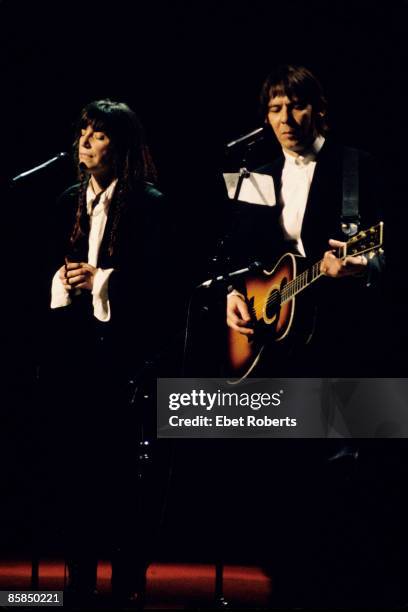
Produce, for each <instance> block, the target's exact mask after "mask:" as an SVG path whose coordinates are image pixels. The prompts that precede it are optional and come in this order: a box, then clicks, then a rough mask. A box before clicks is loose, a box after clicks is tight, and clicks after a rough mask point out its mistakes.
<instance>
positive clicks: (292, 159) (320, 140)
mask: <svg viewBox="0 0 408 612" xmlns="http://www.w3.org/2000/svg"><path fill="white" fill-rule="evenodd" d="M325 140H326V139H325V138H324V136H321V135H320V134H319V135H318V136H317V137H316V138H315V140H314V142H313V143H312V145H311V146H310V147H309V148H308V149H306V150H305V151H304V153H303V155H297V156H295V155H290V153H288V151H285V149H283V148H282V151H283V154H284V156H285V160H286V161H288V162H289V163H291V164H295V165H296V166H306V165H307V164H308V163H309V162H311V161H316V157H317V155H318V153H319V151H320V149H321V148H322V146H323V145H324V143H325Z"/></svg>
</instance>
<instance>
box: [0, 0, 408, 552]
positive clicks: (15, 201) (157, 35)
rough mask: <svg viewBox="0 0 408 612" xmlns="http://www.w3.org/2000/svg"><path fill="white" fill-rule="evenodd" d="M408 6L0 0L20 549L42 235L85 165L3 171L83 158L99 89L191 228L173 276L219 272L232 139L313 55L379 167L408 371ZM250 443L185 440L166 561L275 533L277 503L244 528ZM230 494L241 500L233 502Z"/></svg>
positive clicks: (351, 139) (22, 545)
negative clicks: (292, 65) (119, 105)
mask: <svg viewBox="0 0 408 612" xmlns="http://www.w3.org/2000/svg"><path fill="white" fill-rule="evenodd" d="M407 17H408V2H406V0H405V1H394V2H377V3H374V2H351V1H350V2H346V1H345V2H338V1H332V2H323V1H319V2H318V1H309V2H300V1H295V0H286V1H285V2H274V1H263V2H262V1H259V0H252V1H251V2H243V1H238V2H233V1H230V2H227V1H221V0H219V1H218V2H213V1H207V2H182V1H179V2H177V1H174V2H158V1H155V0H151V1H150V2H137V1H133V2H131V1H129V2H123V1H122V0H116V1H115V2H110V3H109V2H98V3H85V2H68V1H66V0H59V1H58V2H53V3H51V2H49V3H46V2H41V1H38V2H21V1H20V0H13V1H11V0H9V1H7V0H3V1H1V2H0V20H1V21H0V28H1V30H0V32H1V34H0V66H1V82H2V95H1V97H0V117H1V131H2V146H1V151H0V176H1V189H2V210H3V219H5V220H6V224H5V225H4V226H3V230H2V236H3V253H2V255H3V257H2V267H3V274H2V280H3V283H2V285H3V298H2V306H3V308H4V314H3V316H2V325H1V336H2V340H3V341H4V342H3V347H4V348H3V351H2V353H3V358H4V366H3V370H2V373H3V383H2V390H1V395H2V403H3V409H2V413H1V417H0V418H1V421H2V431H3V436H2V437H3V439H2V450H1V453H2V466H3V467H2V474H3V476H2V478H3V482H4V487H3V490H4V491H5V497H4V501H3V502H2V504H1V505H2V511H3V522H2V525H0V530H1V537H2V541H3V548H4V551H7V554H18V553H19V551H24V550H26V549H27V548H29V541H30V532H31V524H30V521H29V520H28V519H27V516H28V507H29V505H30V499H29V486H30V465H31V463H32V461H31V459H32V453H35V441H34V443H33V441H32V440H30V435H29V428H28V426H27V423H29V422H30V419H35V410H36V408H35V404H34V403H33V401H32V390H33V386H34V380H35V374H36V366H37V363H38V351H39V350H40V348H41V342H42V335H41V334H42V331H41V320H42V314H43V313H44V309H45V308H46V306H47V300H48V293H47V292H48V281H49V276H48V273H49V271H48V268H47V262H46V261H45V258H46V244H47V236H48V229H49V219H50V217H51V216H52V211H53V206H54V201H55V198H56V196H57V195H58V194H59V193H60V192H61V191H62V190H63V189H65V188H66V187H67V186H68V185H69V184H70V183H71V182H72V181H73V179H74V173H73V170H72V168H71V167H70V166H69V164H64V163H61V165H60V166H59V167H57V166H55V167H54V168H53V169H52V170H49V171H47V172H46V173H44V174H43V175H38V176H37V177H36V178H35V179H30V180H29V181H27V182H26V183H25V184H24V185H23V184H22V185H20V186H19V187H18V188H17V189H15V190H14V193H11V192H10V190H9V189H8V188H7V185H6V183H7V180H8V179H9V178H10V177H12V176H14V175H15V174H17V173H19V172H21V171H23V170H25V169H28V168H30V167H32V166H34V165H36V164H38V163H40V162H42V161H45V160H46V159H48V158H50V157H52V156H53V155H54V154H56V153H57V152H59V151H69V150H70V147H71V141H72V127H73V123H74V121H75V119H76V117H77V114H78V112H79V110H80V109H81V108H82V106H83V105H85V104H86V103H87V102H89V101H91V100H93V99H97V98H102V97H111V98H113V99H121V100H124V101H126V102H128V103H129V104H130V106H131V107H133V108H134V109H135V110H137V112H138V114H139V115H140V116H141V118H142V121H143V123H144V125H145V127H146V131H147V134H148V140H149V142H150V144H151V147H152V152H153V156H154V159H155V160H156V163H157V166H158V170H159V177H160V181H159V183H160V188H161V190H162V191H163V192H164V193H165V194H166V195H167V196H168V198H169V202H170V203H169V205H170V206H172V207H173V214H174V219H175V220H176V224H177V226H178V228H179V230H180V235H181V236H182V238H181V248H180V247H179V249H178V250H179V252H180V255H179V258H180V269H179V270H178V271H177V274H180V275H181V276H182V277H184V278H185V279H189V280H190V279H191V278H192V279H193V280H197V282H198V281H199V280H200V279H204V278H207V275H208V272H209V266H208V264H207V259H208V255H210V254H212V253H213V250H214V244H215V241H216V239H217V235H218V234H222V218H223V215H222V210H221V205H220V200H221V198H222V196H223V190H222V184H221V182H220V178H219V176H220V170H221V169H222V168H223V167H226V166H228V167H231V166H234V165H236V160H231V159H229V160H226V159H225V158H224V144H225V143H226V142H227V141H228V140H230V139H232V138H233V137H235V136H239V135H240V134H243V133H245V132H246V131H249V130H252V129H254V128H256V127H257V126H258V125H260V119H259V116H258V111H257V100H258V93H259V89H260V85H261V83H262V80H263V79H264V77H265V76H266V74H267V73H268V71H269V69H270V67H271V65H272V64H274V63H276V62H298V63H304V64H306V65H308V66H309V67H310V68H311V69H312V70H313V71H315V72H316V73H317V74H318V75H319V76H320V78H321V80H322V81H323V83H324V85H325V87H326V90H327V92H328V95H329V105H330V107H329V108H330V118H331V124H332V129H333V132H334V133H335V134H336V135H338V136H339V137H340V138H341V139H342V140H343V141H344V142H345V143H346V144H349V145H351V146H357V147H360V148H362V149H365V150H367V151H370V152H372V153H374V154H375V155H376V157H378V159H379V160H380V161H381V162H382V167H383V169H384V179H385V183H386V193H387V202H386V210H385V211H384V215H385V221H386V232H387V240H388V242H389V245H388V246H387V254H388V258H389V279H388V283H389V288H390V294H389V295H390V299H389V302H388V308H389V310H388V311H387V312H386V313H384V319H383V320H382V321H379V322H378V325H379V327H384V326H386V328H387V335H388V336H389V338H391V339H392V340H391V347H388V348H387V351H388V353H387V363H388V366H389V367H388V369H387V370H386V371H384V375H385V376H404V372H405V370H404V368H405V363H404V361H405V353H406V351H405V347H406V341H407V332H406V323H405V322H404V321H403V318H404V310H405V309H406V302H404V300H403V298H402V291H403V290H404V287H405V285H406V281H405V279H404V276H405V274H404V263H405V258H404V253H405V249H404V246H405V243H406V237H405V227H406V224H405V222H406V204H407V202H406V193H405V184H404V183H405V174H406V162H405V157H406V153H405V146H406V141H407V131H406V108H405V107H406V96H405V88H406V85H407V59H408V57H407V45H406V41H407V36H408V20H407ZM269 148H270V149H269ZM275 153H277V149H276V147H275V145H273V143H266V144H265V143H264V145H263V146H262V147H261V148H260V149H259V151H258V153H257V158H256V159H254V160H253V163H254V165H255V163H256V162H258V161H262V160H263V161H267V159H268V158H269V157H270V156H273V154H275ZM168 273H171V274H175V273H176V272H174V271H172V272H170V271H169V272H168ZM376 331H377V330H373V333H376ZM382 349H383V347H381V346H379V354H381V351H382ZM208 359H209V360H211V359H212V357H211V355H208ZM56 409H57V407H56ZM64 418H67V417H66V415H61V427H64ZM232 442H233V443H234V444H232ZM392 444H393V446H392V447H391V445H388V447H387V452H388V454H389V455H391V454H392V455H393V456H392V457H391V459H390V464H391V465H394V464H399V466H400V467H399V468H398V469H397V470H396V471H395V470H394V468H393V470H394V472H393V479H395V480H396V487H397V488H398V487H399V486H400V484H401V482H400V480H401V479H402V477H403V472H404V470H405V468H403V467H401V464H400V462H399V461H398V453H399V452H400V450H401V448H402V446H403V445H402V444H401V445H397V441H394V442H392ZM238 445H240V446H239V448H238ZM249 451H250V446H249V445H247V444H246V443H245V441H242V442H238V441H231V443H229V444H228V443H227V442H225V443H220V442H219V443H217V445H215V444H214V443H211V441H204V440H197V441H194V443H190V444H188V443H185V444H183V445H181V444H180V445H179V446H178V450H177V452H176V462H175V467H174V479H173V484H172V488H171V490H170V499H169V503H168V507H167V509H168V515H167V519H166V522H165V527H166V529H165V533H164V535H163V540H162V546H161V548H160V555H162V556H163V557H168V558H171V557H177V558H192V557H194V558H196V559H200V558H205V557H206V558H208V557H211V556H212V555H214V554H215V553H214V546H213V542H214V540H215V539H216V537H215V536H214V533H215V531H214V530H215V527H214V526H215V525H218V527H219V526H220V525H221V533H222V532H224V533H227V530H224V529H223V525H224V523H223V521H224V520H226V521H227V522H228V521H229V520H230V517H231V515H233V516H234V519H233V524H234V525H238V526H239V527H237V528H238V529H240V530H241V534H242V545H237V544H236V542H235V536H234V534H233V533H232V532H231V533H230V531H231V530H230V531H228V533H230V536H228V537H227V538H226V542H227V543H226V542H223V547H224V553H225V555H226V556H229V557H230V558H232V559H233V560H236V561H237V562H238V561H240V560H241V557H251V558H252V560H255V562H256V560H257V558H258V557H257V552H256V541H257V540H258V541H259V540H261V539H262V537H263V533H264V530H265V529H268V515H267V512H265V511H264V510H263V511H262V512H261V515H262V520H263V521H264V522H263V523H261V524H259V522H258V524H257V527H256V529H252V527H251V528H250V527H249V526H248V525H249V523H248V522H247V517H248V516H252V517H254V516H258V510H257V508H258V505H257V504H258V503H259V502H258V501H257V496H256V487H255V485H254V484H253V473H252V474H251V470H252V469H253V467H254V466H253V463H251V461H253V459H251V456H248V457H246V453H248V455H250V454H251V452H252V451H251V452H249ZM394 451H395V452H394ZM226 456H227V457H229V459H228V460H226V458H225V457H226ZM238 457H239V460H238V459H237V458H238ZM187 466H188V467H187ZM399 470H400V471H399ZM266 478H267V475H266V470H265V466H262V467H261V468H259V467H258V470H257V475H256V482H257V485H259V486H261V487H262V486H263V485H262V483H263V482H264V480H265V479H266ZM63 479H64V475H63V474H61V482H63ZM227 482H228V485H227ZM250 483H252V484H251V485H250ZM251 486H252V488H251ZM226 498H229V499H230V500H231V499H232V500H233V502H231V506H232V505H233V503H234V504H235V505H234V508H233V509H232V507H230V506H228V508H229V509H228V511H227V506H226ZM229 512H231V514H228V513H229ZM220 514H221V518H222V515H224V518H222V520H221V522H220V520H219V516H220ZM225 515H228V516H225ZM44 516H47V517H48V518H46V519H45V523H47V522H49V523H50V524H51V525H52V523H53V522H54V523H55V522H57V518H56V517H52V500H51V501H50V506H49V507H44ZM231 520H232V519H231ZM379 520H380V519H379ZM43 527H44V525H43ZM269 528H270V525H269ZM375 529H376V527H375V526H373V530H375ZM166 530H167V531H166ZM232 531H233V530H232ZM43 534H44V536H43V542H42V545H43V548H44V550H45V551H47V550H50V549H52V548H53V542H54V540H53V531H52V528H51V527H50V528H48V527H44V530H43ZM191 534H192V535H191ZM211 534H212V536H214V537H209V535H211ZM233 542H235V544H234V545H233ZM254 542H255V544H254ZM176 551H177V552H176Z"/></svg>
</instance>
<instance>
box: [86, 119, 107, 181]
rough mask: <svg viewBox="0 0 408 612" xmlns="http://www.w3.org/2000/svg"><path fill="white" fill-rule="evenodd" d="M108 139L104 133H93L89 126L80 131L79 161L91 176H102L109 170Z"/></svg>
mask: <svg viewBox="0 0 408 612" xmlns="http://www.w3.org/2000/svg"><path fill="white" fill-rule="evenodd" d="M111 149H112V147H111V142H110V138H109V137H108V136H107V135H106V134H105V133H104V132H99V131H95V130H94V129H93V127H92V126H91V125H88V126H87V127H86V128H83V129H82V130H81V135H80V137H79V150H78V155H79V161H80V162H82V163H84V164H85V166H86V167H87V170H88V171H89V172H90V173H91V174H95V175H97V174H104V173H105V172H107V171H109V170H110V166H111V161H112V155H111Z"/></svg>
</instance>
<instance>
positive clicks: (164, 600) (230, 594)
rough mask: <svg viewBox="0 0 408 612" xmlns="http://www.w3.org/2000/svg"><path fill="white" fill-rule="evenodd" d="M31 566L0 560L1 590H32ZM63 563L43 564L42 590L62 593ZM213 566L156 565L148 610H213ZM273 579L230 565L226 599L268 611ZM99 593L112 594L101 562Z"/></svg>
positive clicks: (256, 570) (105, 564)
mask: <svg viewBox="0 0 408 612" xmlns="http://www.w3.org/2000/svg"><path fill="white" fill-rule="evenodd" d="M30 580H31V565H30V562H28V561H0V589H1V590H19V589H22V590H29V589H30V586H31V583H30ZM63 584H64V564H63V563H62V562H61V561H50V560H47V561H42V562H41V563H40V590H61V589H62V588H63ZM214 586H215V567H214V565H201V564H194V565H193V564H186V563H183V564H182V563H178V564H175V563H153V564H152V565H151V566H150V567H149V570H148V575H147V598H146V608H147V609H160V608H167V609H189V608H196V607H211V606H212V604H213V602H214ZM270 589H271V585H270V580H269V578H268V577H267V576H266V575H265V574H264V573H263V572H262V570H261V569H259V568H257V567H244V566H231V565H228V566H226V567H225V571H224V596H225V599H226V600H227V601H228V602H229V603H230V604H231V607H242V608H250V609H253V608H265V607H267V605H268V598H269V595H270ZM98 590H99V591H100V593H101V595H109V590H110V564H109V563H108V562H104V561H102V562H100V563H99V567H98Z"/></svg>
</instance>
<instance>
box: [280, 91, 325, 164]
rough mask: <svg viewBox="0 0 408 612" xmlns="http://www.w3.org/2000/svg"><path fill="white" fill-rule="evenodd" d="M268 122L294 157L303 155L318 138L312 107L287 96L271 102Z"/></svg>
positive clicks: (282, 144)
mask: <svg viewBox="0 0 408 612" xmlns="http://www.w3.org/2000/svg"><path fill="white" fill-rule="evenodd" d="M268 122H269V124H270V126H271V127H272V129H273V131H274V133H275V136H276V138H277V139H278V141H279V143H280V145H281V146H282V147H283V148H284V149H286V150H287V151H288V152H289V153H292V154H293V155H299V154H301V153H302V152H303V151H304V150H305V149H306V148H307V147H309V146H310V145H311V144H312V142H313V141H314V139H315V138H316V136H317V130H316V125H315V115H314V112H313V108H312V105H311V104H305V103H303V102H300V101H299V100H297V99H296V98H288V96H286V95H283V96H274V97H273V98H271V99H270V100H269V104H268Z"/></svg>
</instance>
